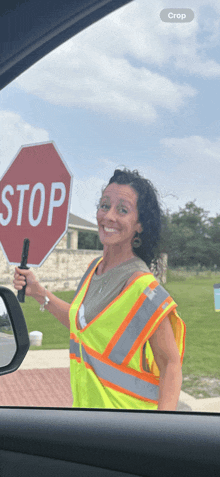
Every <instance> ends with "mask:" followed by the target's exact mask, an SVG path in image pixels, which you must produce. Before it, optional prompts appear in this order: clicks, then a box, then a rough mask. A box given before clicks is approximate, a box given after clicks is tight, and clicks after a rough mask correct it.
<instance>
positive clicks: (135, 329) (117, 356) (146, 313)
mask: <svg viewBox="0 0 220 477" xmlns="http://www.w3.org/2000/svg"><path fill="white" fill-rule="evenodd" d="M150 291H152V290H150ZM144 293H145V295H146V296H147V298H146V300H144V302H143V303H142V305H141V307H140V308H139V310H138V311H137V313H135V315H134V316H133V318H132V320H131V321H130V323H129V324H128V326H127V327H126V329H125V331H124V333H123V334H122V335H121V337H120V338H119V340H118V342H117V343H116V345H115V346H114V348H113V349H112V351H111V353H110V354H109V359H110V360H111V361H113V362H114V363H116V364H122V362H123V361H124V359H125V357H126V356H127V354H128V353H129V351H130V349H131V348H132V346H133V344H134V342H135V341H136V339H137V338H138V337H139V335H140V333H141V332H142V331H143V329H144V327H145V326H146V324H147V323H148V321H149V320H150V318H151V316H152V315H153V314H154V313H155V311H156V310H157V309H158V308H159V306H160V305H161V303H163V301H164V300H165V299H166V298H167V297H168V296H169V293H167V291H166V290H164V288H163V287H162V286H160V285H158V286H157V287H156V288H154V290H153V297H152V293H150V292H149V287H147V288H146V290H144Z"/></svg>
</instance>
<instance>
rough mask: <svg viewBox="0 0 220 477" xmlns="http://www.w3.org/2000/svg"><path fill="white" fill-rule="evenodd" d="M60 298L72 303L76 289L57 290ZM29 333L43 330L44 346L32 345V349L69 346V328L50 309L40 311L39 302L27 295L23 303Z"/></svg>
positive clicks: (56, 293) (64, 347)
mask: <svg viewBox="0 0 220 477" xmlns="http://www.w3.org/2000/svg"><path fill="white" fill-rule="evenodd" d="M54 295H56V296H57V297H58V298H61V300H64V301H66V302H68V303H71V302H72V300H73V296H74V291H57V292H55V293H54ZM21 307H22V310H23V313H24V317H25V320H26V324H27V329H28V333H30V332H31V331H41V332H42V333H43V341H42V346H30V349H37V350H41V349H66V348H69V330H68V329H67V328H66V327H65V326H63V325H62V324H61V323H60V322H59V321H58V320H57V319H56V318H55V317H54V316H53V315H51V313H49V312H48V311H46V310H45V311H44V312H43V313H42V311H40V305H39V303H38V302H37V301H36V300H34V299H33V298H31V297H28V296H26V297H25V303H21Z"/></svg>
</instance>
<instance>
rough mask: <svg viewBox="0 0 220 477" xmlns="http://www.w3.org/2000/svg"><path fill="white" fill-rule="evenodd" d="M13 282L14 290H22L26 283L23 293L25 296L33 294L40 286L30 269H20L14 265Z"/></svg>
mask: <svg viewBox="0 0 220 477" xmlns="http://www.w3.org/2000/svg"><path fill="white" fill-rule="evenodd" d="M13 284H14V288H15V289H16V290H22V288H23V287H24V286H25V285H26V289H25V295H27V296H34V295H35V294H36V293H37V291H38V289H39V286H40V284H39V282H38V281H37V279H36V277H35V275H34V274H33V272H32V271H31V270H25V269H20V268H18V267H15V273H14V280H13Z"/></svg>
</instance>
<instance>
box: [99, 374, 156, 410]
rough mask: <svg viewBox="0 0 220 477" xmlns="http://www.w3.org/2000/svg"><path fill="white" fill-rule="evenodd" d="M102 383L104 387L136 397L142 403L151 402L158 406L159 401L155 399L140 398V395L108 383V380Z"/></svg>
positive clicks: (103, 380) (102, 380)
mask: <svg viewBox="0 0 220 477" xmlns="http://www.w3.org/2000/svg"><path fill="white" fill-rule="evenodd" d="M100 381H101V383H102V384H103V386H106V387H108V388H111V389H114V390H115V391H118V392H120V393H123V394H127V395H128V396H131V397H134V398H136V399H138V400H140V401H144V402H151V403H152V404H158V400H157V401H155V400H154V399H149V398H144V397H142V396H140V395H139V394H135V393H132V392H131V391H127V390H126V389H124V388H122V387H121V386H117V385H116V384H112V383H110V382H109V381H106V379H100Z"/></svg>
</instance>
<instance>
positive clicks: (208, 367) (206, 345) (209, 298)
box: [165, 276, 220, 378]
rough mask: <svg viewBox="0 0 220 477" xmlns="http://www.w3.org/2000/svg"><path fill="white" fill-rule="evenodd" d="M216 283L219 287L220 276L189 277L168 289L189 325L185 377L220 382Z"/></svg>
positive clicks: (219, 316) (219, 333)
mask: <svg viewBox="0 0 220 477" xmlns="http://www.w3.org/2000/svg"><path fill="white" fill-rule="evenodd" d="M215 283H220V276H216V277H210V278H208V277H207V278H205V277H189V278H186V279H184V280H182V281H170V282H169V283H167V284H166V285H165V288H166V289H167V291H168V292H169V293H170V295H171V296H172V297H173V299H174V300H175V302H176V303H177V304H178V307H177V311H178V313H179V315H180V317H181V318H182V319H183V321H184V322H185V324H186V347H185V355H184V360H183V375H194V376H213V377H216V378H220V313H219V312H216V311H215V309H214V290H213V285H214V284H215Z"/></svg>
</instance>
